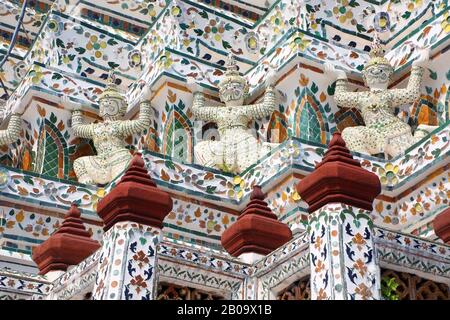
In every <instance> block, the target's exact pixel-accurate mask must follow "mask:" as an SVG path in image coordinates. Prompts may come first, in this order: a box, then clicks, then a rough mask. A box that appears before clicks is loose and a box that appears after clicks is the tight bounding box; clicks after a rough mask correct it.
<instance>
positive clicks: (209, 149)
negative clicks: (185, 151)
mask: <svg viewBox="0 0 450 320" xmlns="http://www.w3.org/2000/svg"><path fill="white" fill-rule="evenodd" d="M217 143H219V141H200V142H199V143H197V144H196V145H195V147H194V156H195V162H196V163H198V164H200V165H202V166H205V167H217V165H218V164H219V163H218V161H217V160H218V159H217V152H218V151H219V150H218V146H216V145H215V144H217Z"/></svg>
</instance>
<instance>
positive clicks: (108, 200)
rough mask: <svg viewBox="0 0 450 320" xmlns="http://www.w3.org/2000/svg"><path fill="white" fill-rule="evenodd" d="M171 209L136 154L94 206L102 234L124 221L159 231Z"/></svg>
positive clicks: (138, 154) (169, 199)
mask: <svg viewBox="0 0 450 320" xmlns="http://www.w3.org/2000/svg"><path fill="white" fill-rule="evenodd" d="M171 210H172V198H171V197H170V195H169V194H168V193H167V192H165V191H162V190H159V189H158V188H157V186H156V184H155V183H154V182H153V180H152V179H151V178H150V176H149V174H148V171H147V169H146V168H145V163H144V160H143V159H142V156H141V154H140V153H136V154H135V155H134V157H133V159H132V160H131V162H130V166H129V167H128V169H127V171H126V172H125V174H124V175H123V177H122V179H121V180H120V181H119V183H117V185H116V186H115V187H114V189H113V190H112V191H111V192H110V193H108V194H107V195H106V196H105V197H104V198H103V199H102V200H101V201H100V202H99V203H98V205H97V213H98V215H99V216H100V218H102V219H103V221H104V223H105V226H104V228H103V229H104V230H105V231H107V230H109V229H110V228H111V227H112V226H113V225H114V224H116V223H118V222H124V221H130V222H136V223H140V224H144V225H148V226H152V227H156V228H159V229H161V228H162V226H163V220H164V218H165V216H166V215H167V214H169V212H170V211H171Z"/></svg>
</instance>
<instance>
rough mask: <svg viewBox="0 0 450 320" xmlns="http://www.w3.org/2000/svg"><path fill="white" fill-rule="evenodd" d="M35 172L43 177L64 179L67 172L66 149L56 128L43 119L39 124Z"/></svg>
mask: <svg viewBox="0 0 450 320" xmlns="http://www.w3.org/2000/svg"><path fill="white" fill-rule="evenodd" d="M39 131H40V133H39V138H38V148H37V155H36V162H35V171H36V172H38V173H41V174H44V175H48V176H52V177H58V178H66V177H67V175H68V173H69V172H68V171H69V166H68V159H69V157H68V148H67V144H66V141H65V139H64V137H63V136H62V135H61V132H60V131H59V130H58V128H57V127H56V126H55V125H54V124H53V123H51V122H50V121H49V120H48V119H45V121H44V122H42V124H41V128H40V130H39Z"/></svg>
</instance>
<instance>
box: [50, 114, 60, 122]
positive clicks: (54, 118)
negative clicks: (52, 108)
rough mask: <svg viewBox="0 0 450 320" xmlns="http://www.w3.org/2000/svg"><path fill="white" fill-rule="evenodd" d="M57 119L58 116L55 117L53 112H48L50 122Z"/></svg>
mask: <svg viewBox="0 0 450 320" xmlns="http://www.w3.org/2000/svg"><path fill="white" fill-rule="evenodd" d="M57 120H58V118H56V116H55V114H54V113H53V112H52V113H51V114H50V121H51V122H52V123H56V121H57Z"/></svg>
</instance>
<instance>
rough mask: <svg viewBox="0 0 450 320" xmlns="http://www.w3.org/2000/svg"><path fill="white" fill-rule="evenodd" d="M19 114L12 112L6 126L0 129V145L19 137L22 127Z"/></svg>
mask: <svg viewBox="0 0 450 320" xmlns="http://www.w3.org/2000/svg"><path fill="white" fill-rule="evenodd" d="M21 124H22V122H21V118H20V115H18V114H16V113H13V114H12V115H11V118H10V119H9V123H8V127H7V128H6V129H5V130H2V131H0V145H5V144H10V143H13V142H15V141H16V140H17V139H18V138H19V134H20V129H21V128H22V125H21Z"/></svg>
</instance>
